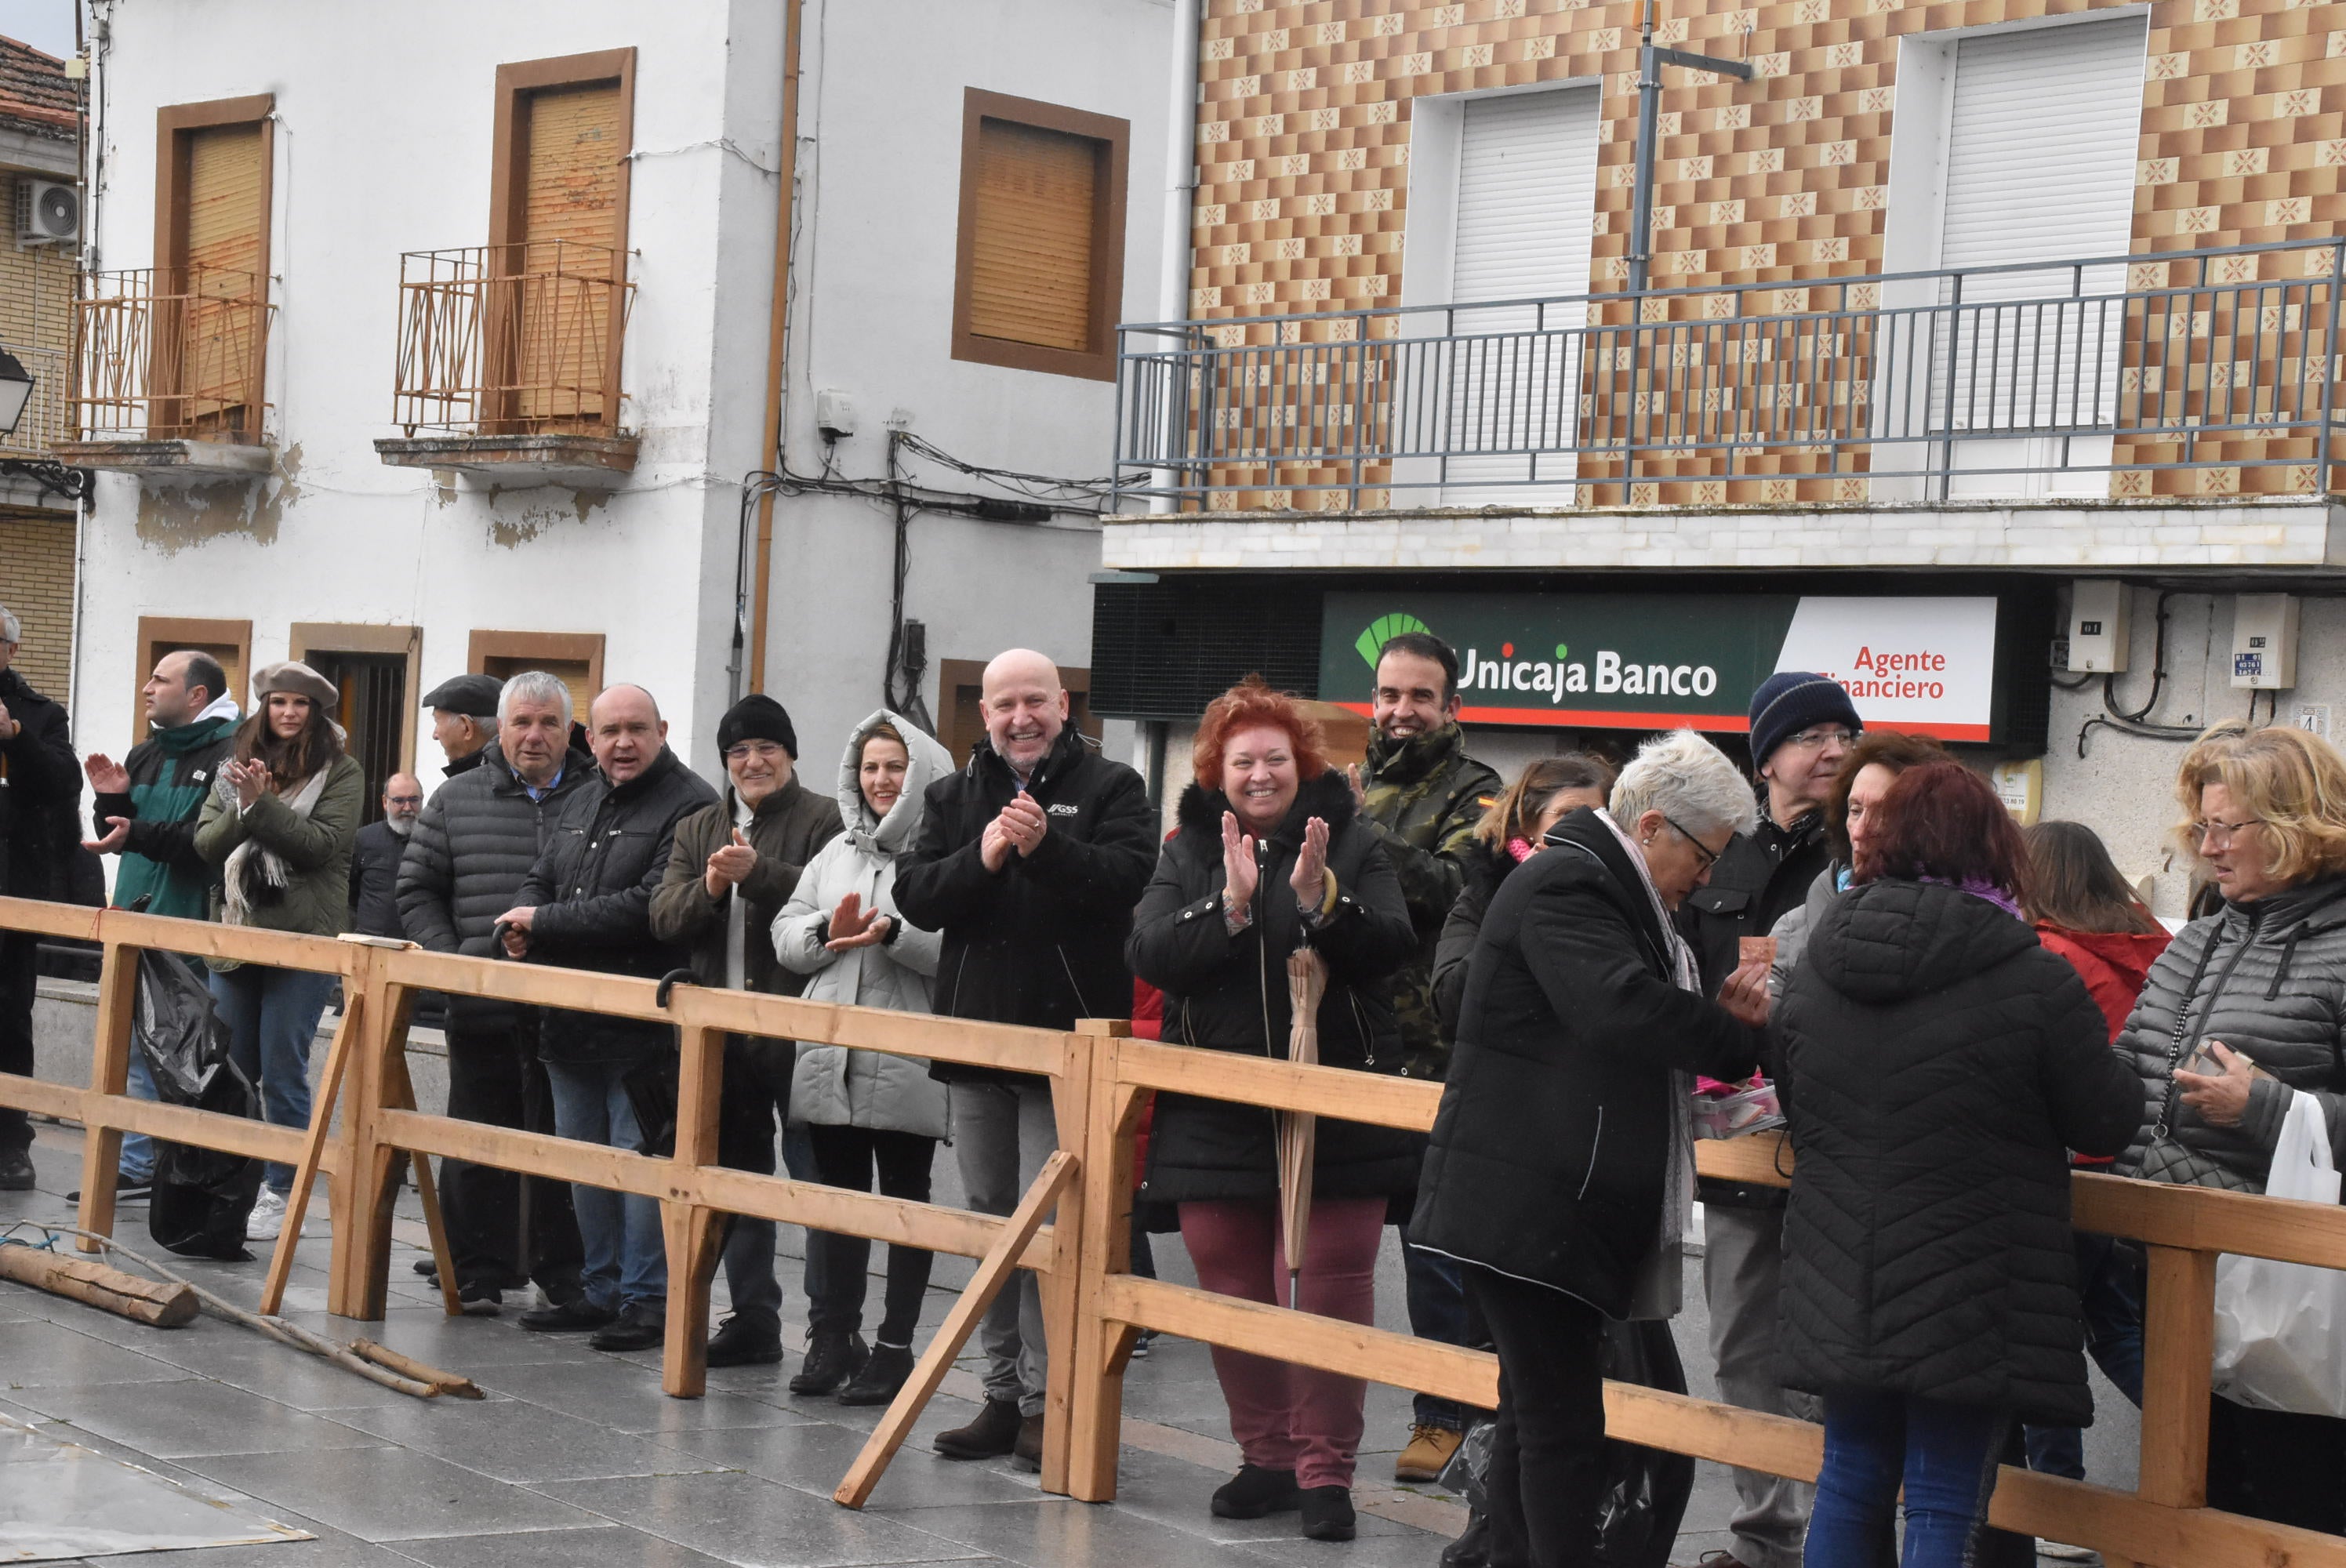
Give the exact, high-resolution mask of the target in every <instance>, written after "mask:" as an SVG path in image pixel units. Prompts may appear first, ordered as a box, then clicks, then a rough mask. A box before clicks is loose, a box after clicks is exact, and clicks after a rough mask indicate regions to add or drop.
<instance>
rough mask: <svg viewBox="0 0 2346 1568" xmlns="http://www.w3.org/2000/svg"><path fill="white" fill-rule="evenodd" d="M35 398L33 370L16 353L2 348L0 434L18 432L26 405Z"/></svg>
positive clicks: (0, 360)
mask: <svg viewBox="0 0 2346 1568" xmlns="http://www.w3.org/2000/svg"><path fill="white" fill-rule="evenodd" d="M32 400H33V372H30V371H28V370H26V368H25V367H24V365H23V364H22V363H21V362H19V361H18V360H17V358H16V356H15V355H14V354H12V353H10V352H9V351H7V350H5V349H0V435H14V434H15V433H16V423H17V422H18V421H19V420H21V419H23V418H24V417H25V405H26V403H28V402H32Z"/></svg>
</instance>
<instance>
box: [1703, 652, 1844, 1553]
mask: <svg viewBox="0 0 2346 1568" xmlns="http://www.w3.org/2000/svg"><path fill="white" fill-rule="evenodd" d="M1750 714H1751V765H1752V771H1753V772H1754V773H1755V774H1756V775H1757V776H1758V784H1759V787H1760V826H1759V828H1758V829H1757V830H1755V831H1753V832H1750V833H1738V834H1737V835H1736V836H1735V837H1734V838H1733V839H1731V840H1729V841H1728V845H1727V848H1726V850H1724V851H1723V852H1722V853H1721V854H1720V855H1719V860H1718V863H1717V864H1716V865H1714V866H1713V867H1712V868H1711V871H1710V882H1709V886H1707V887H1700V888H1697V889H1696V890H1695V891H1693V892H1692V893H1691V894H1689V895H1688V898H1687V901H1686V902H1685V904H1684V905H1683V906H1682V907H1681V909H1680V911H1679V920H1680V922H1681V926H1682V929H1683V932H1684V934H1685V936H1686V938H1687V940H1688V942H1690V943H1692V945H1693V947H1694V950H1695V955H1696V957H1697V958H1698V960H1699V961H1700V962H1701V964H1702V978H1703V986H1704V989H1705V990H1707V991H1709V993H1711V994H1712V995H1713V996H1716V995H1717V994H1718V993H1719V986H1720V985H1721V984H1723V983H1725V982H1726V980H1727V977H1728V976H1729V975H1730V974H1732V973H1734V972H1735V970H1736V968H1737V966H1738V965H1739V963H1740V962H1741V951H1740V947H1739V942H1740V940H1741V939H1742V938H1744V937H1747V936H1766V935H1767V934H1768V933H1769V932H1771V931H1773V930H1774V929H1775V926H1776V921H1778V920H1779V919H1780V918H1781V917H1782V916H1783V915H1784V914H1785V913H1786V912H1787V911H1790V910H1793V909H1797V908H1799V907H1800V903H1801V901H1802V900H1803V899H1805V898H1806V897H1807V894H1808V891H1809V884H1810V883H1811V882H1813V881H1816V879H1817V875H1818V873H1819V872H1821V871H1823V870H1824V869H1825V867H1826V865H1827V864H1828V863H1829V862H1830V861H1831V859H1832V850H1831V843H1830V841H1829V840H1828V839H1827V837H1826V833H1825V801H1826V799H1828V798H1829V797H1830V796H1831V792H1832V784H1833V778H1834V776H1835V775H1836V774H1838V773H1839V772H1840V771H1841V759H1843V758H1844V757H1846V756H1848V755H1849V748H1850V744H1851V742H1852V741H1853V740H1855V739H1856V738H1857V735H1858V732H1859V731H1860V730H1861V729H1862V728H1864V726H1863V725H1862V723H1861V722H1860V721H1859V719H1858V717H1857V709H1856V708H1855V707H1854V706H1852V705H1851V702H1850V699H1849V692H1848V691H1847V690H1846V689H1845V688H1844V687H1841V684H1840V683H1839V682H1838V681H1833V680H1828V679H1827V678H1825V677H1823V676H1821V675H1816V674H1812V673H1811V672H1809V671H1806V670H1781V671H1779V672H1778V673H1776V674H1775V675H1772V676H1770V677H1768V678H1767V679H1766V680H1764V681H1762V682H1761V683H1760V689H1759V690H1757V691H1755V692H1753V693H1752V694H1751V708H1750ZM1699 1195H1700V1196H1701V1198H1702V1205H1703V1286H1704V1288H1705V1291H1706V1292H1707V1294H1708V1295H1709V1298H1710V1348H1711V1354H1712V1355H1713V1357H1715V1358H1716V1359H1717V1360H1718V1363H1719V1395H1720V1397H1721V1398H1722V1399H1724V1400H1727V1401H1728V1402H1729V1403H1730V1404H1736V1405H1740V1406H1742V1407H1743V1408H1744V1409H1746V1410H1765V1411H1768V1412H1770V1414H1774V1415H1800V1416H1806V1417H1808V1418H1809V1419H1811V1420H1813V1419H1815V1417H1816V1415H1817V1411H1816V1410H1815V1409H1814V1408H1813V1401H1811V1400H1809V1399H1808V1398H1807V1396H1804V1395H1788V1394H1787V1393H1786V1391H1785V1390H1784V1388H1783V1385H1782V1384H1781V1383H1780V1382H1779V1381H1778V1380H1777V1370H1776V1365H1777V1363H1776V1293H1777V1280H1778V1274H1779V1268H1780V1259H1781V1253H1782V1243H1783V1228H1784V1192H1783V1189H1782V1188H1780V1187H1768V1186H1753V1185H1750V1184H1749V1183H1744V1182H1729V1181H1717V1180H1712V1179H1709V1178H1705V1179H1704V1180H1703V1181H1702V1183H1701V1184H1700V1187H1699ZM1801 1407H1806V1408H1801ZM1735 1491H1736V1495H1737V1499H1738V1503H1739V1506H1738V1508H1737V1510H1736V1513H1735V1518H1734V1520H1733V1521H1732V1522H1731V1524H1730V1528H1731V1529H1732V1531H1733V1532H1734V1536H1735V1540H1734V1545H1733V1548H1732V1554H1731V1556H1730V1557H1729V1559H1727V1560H1726V1561H1723V1562H1721V1563H1719V1564H1718V1565H1717V1568H1800V1554H1801V1541H1802V1538H1803V1537H1804V1536H1805V1535H1806V1534H1807V1532H1808V1522H1809V1501H1810V1496H1811V1488H1810V1487H1808V1486H1806V1485H1804V1484H1802V1483H1800V1482H1799V1481H1786V1480H1784V1479H1782V1478H1780V1477H1778V1476H1772V1475H1766V1474H1763V1473H1761V1472H1760V1471H1746V1470H1739V1471H1736V1472H1735Z"/></svg>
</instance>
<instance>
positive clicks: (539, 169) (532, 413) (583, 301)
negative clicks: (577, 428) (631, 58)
mask: <svg viewBox="0 0 2346 1568" xmlns="http://www.w3.org/2000/svg"><path fill="white" fill-rule="evenodd" d="M526 104H527V107H526V110H525V113H526V117H527V121H528V127H529V129H528V137H527V140H526V142H525V148H524V150H523V154H522V156H523V158H524V173H523V177H522V240H523V243H522V245H521V255H520V256H519V257H518V258H517V259H516V264H517V267H518V270H520V271H522V272H523V273H525V275H526V281H525V283H524V284H523V286H522V294H521V301H520V308H521V312H522V320H521V344H520V352H519V355H518V361H519V362H518V364H517V366H516V369H517V372H518V377H517V381H518V384H519V387H520V389H521V392H520V398H519V400H518V401H519V407H518V410H517V412H519V413H520V415H521V417H522V418H524V419H525V420H529V421H532V422H534V423H539V424H552V423H578V424H599V423H602V422H603V420H604V418H605V415H606V412H607V411H606V410H605V409H604V407H603V396H602V370H603V365H604V363H605V360H606V356H607V353H608V351H609V345H610V339H609V333H610V329H611V319H610V310H611V294H610V290H607V289H605V288H603V287H601V286H600V284H599V280H602V279H607V278H609V277H610V276H612V273H613V266H614V262H613V252H615V251H616V250H617V249H618V247H619V242H620V234H619V202H620V195H621V192H620V179H619V173H620V167H621V164H620V160H621V159H622V158H625V157H626V156H627V145H626V135H625V126H624V121H623V118H622V105H621V102H620V93H619V84H618V83H617V82H616V81H609V82H591V83H587V84H586V85H584V86H578V87H540V88H538V89H536V90H535V91H534V92H532V93H530V94H529V95H528V97H527V100H526Z"/></svg>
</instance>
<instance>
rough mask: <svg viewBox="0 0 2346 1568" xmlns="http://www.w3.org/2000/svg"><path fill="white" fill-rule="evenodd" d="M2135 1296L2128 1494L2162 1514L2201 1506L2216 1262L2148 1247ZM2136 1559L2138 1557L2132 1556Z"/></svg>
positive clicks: (2204, 1498) (2204, 1256)
mask: <svg viewBox="0 0 2346 1568" xmlns="http://www.w3.org/2000/svg"><path fill="white" fill-rule="evenodd" d="M2148 1251H2149V1254H2150V1275H2149V1280H2148V1283H2147V1288H2145V1290H2144V1292H2143V1336H2142V1457H2141V1461H2140V1470H2139V1471H2138V1472H2137V1477H2136V1481H2135V1489H2136V1491H2137V1492H2140V1493H2141V1494H2142V1496H2143V1497H2145V1498H2146V1499H2147V1500H2149V1501H2150V1502H2158V1503H2164V1504H2166V1505H2167V1506H2168V1507H2169V1508H2198V1507H2201V1506H2203V1505H2205V1504H2206V1502H2207V1501H2208V1379H2209V1375H2210V1367H2211V1362H2212V1361H2213V1359H2214V1356H2215V1347H2216V1257H2215V1255H2214V1254H2213V1253H2208V1252H2184V1251H2180V1250H2178V1249H2177V1248H2175V1247H2156V1246H2155V1247H2150V1248H2148ZM2136 1555H2137V1556H2138V1555H2140V1553H2137V1554H2136Z"/></svg>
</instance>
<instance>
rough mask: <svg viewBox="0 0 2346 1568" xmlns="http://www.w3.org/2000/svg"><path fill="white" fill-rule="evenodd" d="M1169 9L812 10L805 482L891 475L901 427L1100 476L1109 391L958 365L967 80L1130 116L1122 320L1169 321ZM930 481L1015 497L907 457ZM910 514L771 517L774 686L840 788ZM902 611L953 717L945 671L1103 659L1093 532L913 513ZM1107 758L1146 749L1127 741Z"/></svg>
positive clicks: (794, 397)
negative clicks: (818, 416) (1164, 287)
mask: <svg viewBox="0 0 2346 1568" xmlns="http://www.w3.org/2000/svg"><path fill="white" fill-rule="evenodd" d="M1172 16H1173V12H1172V7H1171V5H1170V4H1169V0H991V3H987V4H973V3H971V0H900V3H897V4H892V5H846V6H841V5H831V6H827V7H816V6H809V7H808V9H807V13H806V29H807V32H806V45H805V54H804V60H803V67H802V68H803V76H802V84H801V94H802V105H801V137H802V138H803V139H802V140H801V147H800V153H799V158H800V165H799V173H800V181H801V184H800V194H801V209H800V215H799V219H798V225H797V228H798V237H797V241H796V260H795V261H794V266H795V267H796V268H797V269H798V270H799V284H798V287H799V296H798V298H799V304H798V306H797V308H796V311H795V313H794V315H793V318H792V322H791V339H792V341H791V344H790V381H789V404H788V408H787V418H786V434H785V445H786V450H787V453H788V460H789V463H790V468H791V469H792V471H793V472H795V473H801V474H816V473H823V472H825V471H826V470H825V463H826V460H828V463H829V468H828V472H829V473H831V474H834V475H837V476H841V477H845V478H850V479H875V478H881V477H884V476H885V474H886V473H887V450H888V426H889V423H890V422H891V421H895V422H897V423H900V424H902V425H903V428H905V429H907V430H909V431H911V432H912V433H914V434H917V435H919V436H921V437H922V438H923V439H924V440H926V441H928V442H930V443H933V445H935V446H937V447H939V448H941V449H943V451H946V452H949V453H953V454H954V456H956V457H959V458H962V459H964V460H965V461H968V462H971V463H981V464H984V465H986V466H989V467H994V468H1006V469H1015V470H1019V471H1023V472H1025V473H1041V474H1050V475H1054V476H1058V477H1064V478H1084V477H1091V476H1097V475H1100V474H1103V473H1106V472H1107V466H1108V461H1109V458H1110V456H1111V454H1112V451H1113V442H1112V440H1111V435H1112V424H1113V418H1114V412H1115V395H1116V394H1115V388H1114V386H1113V384H1112V383H1110V382H1101V381H1090V380H1085V379H1081V378H1078V377H1072V376H1064V375H1055V374H1049V373H1045V372H1035V371H1025V370H1011V369H1006V368H1003V367H999V366H994V365H982V364H974V363H968V362H964V361H956V360H954V358H953V357H952V324H953V298H954V242H955V237H956V231H957V222H958V219H959V214H960V202H961V196H960V186H961V161H962V107H963V94H964V89H965V88H968V87H978V88H983V89H985V90H987V91H991V92H997V93H1005V94H1009V95H1012V96H1014V97H1025V98H1035V99H1040V100H1042V101H1044V102H1046V103H1051V104H1055V105H1058V106H1061V107H1068V108H1076V109H1083V110H1087V111H1090V112H1093V113H1096V114H1105V115H1113V116H1117V117H1123V118H1125V119H1127V120H1129V121H1130V122H1131V127H1132V128H1131V150H1130V157H1129V175H1128V179H1127V199H1126V209H1125V230H1124V257H1125V287H1124V291H1123V300H1122V304H1121V307H1120V312H1119V319H1121V320H1127V321H1130V320H1137V319H1143V318H1146V317H1148V316H1149V315H1151V314H1153V312H1154V309H1155V299H1156V289H1157V276H1156V274H1157V268H1158V257H1159V253H1160V250H1161V249H1162V243H1161V241H1162V232H1163V205H1164V193H1163V190H1162V188H1161V180H1162V171H1163V169H1164V167H1165V157H1166V155H1165V140H1166V132H1167V127H1166V123H1165V116H1164V112H1163V106H1164V88H1165V83H1166V81H1167V79H1168V74H1169V72H1170V70H1171V69H1172V47H1173V38H1172ZM821 389H833V390H837V391H840V392H846V393H848V394H849V395H850V396H851V397H852V399H853V400H854V402H855V405H856V408H857V412H858V428H857V431H856V433H855V434H854V435H853V436H852V437H850V438H848V439H846V440H843V441H841V442H839V443H836V444H835V445H834V446H832V447H831V449H830V450H829V451H828V452H826V451H825V448H824V444H823V443H822V442H821V440H820V439H819V437H818V435H817V433H816V429H815V423H814V394H815V392H817V391H819V390H821ZM907 473H908V474H909V476H911V477H913V478H914V479H916V480H918V481H920V482H921V483H923V484H928V485H932V486H934V487H935V488H937V489H940V490H943V491H952V492H968V491H972V490H977V491H983V492H987V493H992V494H1011V493H1010V492H1008V491H1005V490H1002V489H1000V488H999V487H994V486H989V485H984V484H977V483H975V482H973V481H972V480H970V479H969V478H967V477H966V476H964V475H961V474H958V473H954V472H953V471H952V470H950V469H947V468H944V467H943V466H941V465H939V464H936V463H930V462H926V461H923V460H919V459H914V460H913V461H912V462H911V463H909V464H908V468H907ZM893 528H894V520H893V516H892V510H891V508H890V507H889V506H888V505H886V504H882V503H878V502H874V501H872V500H868V499H864V498H862V497H858V496H841V495H801V496H785V497H783V498H781V499H780V501H779V502H778V503H777V504H776V507H775V535H776V542H775V550H774V576H773V584H772V593H773V600H772V604H773V610H772V622H771V630H770V642H769V648H768V661H767V689H768V690H769V691H770V692H772V693H774V694H775V695H776V696H777V697H780V699H781V700H782V701H783V702H784V703H785V704H786V705H787V706H788V707H789V708H790V710H791V713H792V715H793V717H794V718H795V719H796V721H797V724H798V728H799V733H800V736H801V740H802V742H803V744H804V746H805V748H806V751H807V757H808V759H809V761H810V764H811V765H819V766H820V769H821V774H822V776H823V777H826V778H828V777H829V775H830V769H831V761H832V759H834V758H835V757H836V756H837V754H838V753H837V750H836V749H835V748H837V747H839V746H841V745H843V744H844V741H845V737H846V734H847V731H848V729H849V728H850V727H851V726H852V725H853V724H854V722H855V721H856V720H858V719H860V718H862V717H863V716H864V715H866V714H868V713H870V712H871V711H872V709H873V708H876V707H878V706H879V704H880V700H881V690H882V666H883V664H884V662H885V657H886V651H887V646H888V636H889V614H888V606H889V602H890V588H891V575H892V557H893ZM911 530H912V535H911V537H912V565H911V570H910V572H909V574H908V576H907V580H906V584H905V592H904V610H903V614H904V615H905V616H907V617H909V618H912V619H914V620H920V621H923V622H925V623H926V625H927V627H928V654H929V659H930V674H929V677H928V681H927V687H926V692H925V695H926V697H927V698H928V701H929V703H930V706H931V708H932V711H933V712H935V713H936V717H937V718H938V719H939V721H940V722H941V723H942V722H943V719H944V717H945V716H944V714H943V712H942V711H941V710H940V708H939V696H938V689H937V665H938V663H939V662H940V661H942V660H944V659H949V658H950V659H984V658H987V657H991V656H992V655H994V654H995V653H997V652H999V651H1001V650H1002V649H1003V648H1005V647H1016V646H1020V645H1026V646H1031V647H1036V648H1039V649H1040V650H1042V651H1043V652H1044V653H1046V654H1048V655H1050V656H1051V657H1054V658H1056V659H1057V660H1059V661H1060V662H1061V663H1063V664H1066V665H1070V666H1087V665H1088V664H1089V663H1090V662H1091V659H1090V653H1091V589H1090V586H1089V585H1088V583H1087V580H1086V579H1087V576H1088V574H1089V573H1091V572H1092V571H1094V570H1096V568H1097V566H1098V565H1099V534H1098V530H1097V528H1096V527H1095V526H1090V525H1086V524H1079V523H1077V522H1075V521H1073V520H1068V519H1062V520H1059V521H1058V522H1056V523H1054V524H1042V525H1037V524H1001V523H985V522H979V521H976V520H974V519H971V518H967V517H957V516H945V515H938V514H922V515H920V516H917V517H916V518H914V520H913V523H912V524H911ZM1114 728H1116V730H1117V734H1114V735H1111V736H1109V737H1108V738H1107V744H1108V754H1109V755H1111V756H1116V757H1122V756H1125V755H1126V754H1127V752H1128V751H1129V749H1130V745H1129V740H1128V738H1127V736H1126V735H1125V733H1124V732H1125V731H1126V729H1127V727H1125V726H1122V725H1117V726H1115V727H1114Z"/></svg>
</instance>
